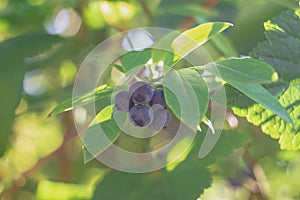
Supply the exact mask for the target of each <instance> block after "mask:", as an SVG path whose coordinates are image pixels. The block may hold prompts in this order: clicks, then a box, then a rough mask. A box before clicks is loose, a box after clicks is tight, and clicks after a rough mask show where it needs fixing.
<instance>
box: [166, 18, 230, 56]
mask: <svg viewBox="0 0 300 200" xmlns="http://www.w3.org/2000/svg"><path fill="white" fill-rule="evenodd" d="M230 26H232V24H230V23H227V22H210V23H205V24H201V25H199V26H197V27H195V28H192V29H189V30H187V31H185V32H183V33H182V34H180V35H179V36H178V37H177V38H175V40H174V41H173V42H172V45H171V46H172V48H173V50H174V53H175V55H176V56H175V58H174V61H178V60H180V59H181V58H183V57H185V56H186V55H187V54H189V53H190V52H191V51H193V50H194V49H196V48H197V47H199V46H200V45H202V44H203V43H205V42H206V41H208V40H209V39H210V38H212V37H214V36H215V35H217V34H219V33H221V32H222V31H224V30H225V29H227V28H228V27H230Z"/></svg>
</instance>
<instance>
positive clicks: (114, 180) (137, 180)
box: [92, 131, 250, 200]
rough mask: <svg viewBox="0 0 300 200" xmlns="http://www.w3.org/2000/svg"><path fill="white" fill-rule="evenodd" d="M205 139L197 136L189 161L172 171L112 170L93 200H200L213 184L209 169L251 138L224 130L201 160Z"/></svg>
mask: <svg viewBox="0 0 300 200" xmlns="http://www.w3.org/2000/svg"><path fill="white" fill-rule="evenodd" d="M204 137H205V134H202V133H199V134H197V136H196V138H195V140H194V142H195V146H194V148H193V150H192V151H191V152H190V154H189V155H188V157H187V159H186V160H185V161H183V162H181V163H180V164H179V165H178V166H177V167H176V168H175V169H173V170H172V171H171V172H170V171H167V170H166V169H161V170H159V171H155V172H151V173H146V174H128V173H123V172H119V171H110V172H109V173H107V174H106V176H105V177H104V179H103V180H102V181H101V182H100V184H99V185H98V186H97V188H96V190H95V193H94V197H93V198H92V199H103V200H106V199H107V200H108V199H131V200H135V199H145V200H148V199H149V200H152V199H172V200H177V199H178V200H182V199H197V198H198V197H199V195H200V194H201V193H203V191H204V189H205V188H208V187H209V186H210V185H211V182H212V177H211V174H210V171H209V170H208V169H207V166H209V165H211V164H214V163H216V162H218V161H220V160H222V159H224V158H225V157H226V156H228V155H229V154H231V153H232V152H233V150H234V149H236V148H239V147H241V146H242V145H244V144H245V143H246V142H248V141H249V139H250V138H249V136H248V135H245V134H241V133H237V132H234V131H224V132H223V134H222V135H221V136H220V139H219V141H218V142H217V144H216V146H215V147H214V149H213V150H212V151H211V153H210V154H209V155H208V156H207V157H205V158H203V159H201V160H199V159H198V148H199V147H200V145H201V143H202V141H203V138H204ZM141 183H143V184H141ZM178 183H180V184H178ZM111 188H114V190H113V191H112V190H111ZM145 194H146V195H145Z"/></svg>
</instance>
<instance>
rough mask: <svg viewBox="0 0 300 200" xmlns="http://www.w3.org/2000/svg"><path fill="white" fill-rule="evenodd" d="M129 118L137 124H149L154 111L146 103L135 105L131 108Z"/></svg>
mask: <svg viewBox="0 0 300 200" xmlns="http://www.w3.org/2000/svg"><path fill="white" fill-rule="evenodd" d="M129 120H130V121H131V122H132V124H133V125H135V126H139V127H144V126H148V125H149V124H150V123H151V122H152V120H153V112H152V111H151V110H150V108H148V107H147V106H145V105H135V106H133V107H132V108H131V109H130V110H129Z"/></svg>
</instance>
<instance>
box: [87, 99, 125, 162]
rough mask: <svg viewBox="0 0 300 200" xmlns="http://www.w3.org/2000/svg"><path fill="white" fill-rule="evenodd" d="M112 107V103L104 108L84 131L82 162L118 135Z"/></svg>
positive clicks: (101, 149)
mask: <svg viewBox="0 0 300 200" xmlns="http://www.w3.org/2000/svg"><path fill="white" fill-rule="evenodd" d="M112 109H113V106H112V105H110V106H108V107H106V108H104V109H103V110H102V111H101V112H100V113H99V114H98V115H97V116H96V118H95V120H94V121H93V122H92V124H91V126H90V127H89V128H88V129H87V130H86V131H85V133H84V137H83V145H84V151H83V153H84V163H87V162H88V161H90V160H92V159H93V158H94V157H96V156H98V155H99V154H100V153H102V152H103V151H104V150H105V149H106V148H108V147H109V146H110V145H111V144H112V143H113V142H114V141H115V140H116V139H117V137H118V136H119V135H120V133H121V130H120V128H119V126H118V125H117V123H116V122H115V120H114V118H113V117H112ZM96 122H100V123H96ZM95 123H96V124H95Z"/></svg>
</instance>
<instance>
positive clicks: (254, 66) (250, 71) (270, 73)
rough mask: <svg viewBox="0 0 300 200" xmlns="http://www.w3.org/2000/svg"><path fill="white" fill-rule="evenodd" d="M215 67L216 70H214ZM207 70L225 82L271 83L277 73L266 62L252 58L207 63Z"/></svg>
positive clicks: (275, 78)
mask: <svg viewBox="0 0 300 200" xmlns="http://www.w3.org/2000/svg"><path fill="white" fill-rule="evenodd" d="M216 68H217V70H216ZM205 70H207V71H208V72H211V73H213V74H215V75H216V76H219V77H220V78H221V79H223V80H224V81H226V82H230V81H235V82H239V83H244V84H247V83H271V82H273V81H277V77H278V75H277V73H276V72H275V71H274V69H273V68H272V66H270V65H269V64H268V63H266V62H263V61H259V60H256V59H253V58H242V59H229V60H222V61H217V62H215V63H211V64H208V65H207V67H206V68H205Z"/></svg>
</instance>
